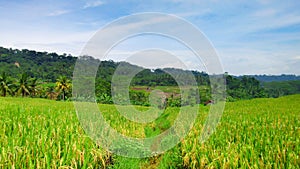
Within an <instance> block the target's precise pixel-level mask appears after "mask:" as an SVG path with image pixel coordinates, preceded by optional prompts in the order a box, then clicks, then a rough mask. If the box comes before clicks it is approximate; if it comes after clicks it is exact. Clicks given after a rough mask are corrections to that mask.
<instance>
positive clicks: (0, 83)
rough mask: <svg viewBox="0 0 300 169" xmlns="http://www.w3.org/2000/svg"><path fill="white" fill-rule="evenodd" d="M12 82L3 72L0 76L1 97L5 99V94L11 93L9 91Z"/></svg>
mask: <svg viewBox="0 0 300 169" xmlns="http://www.w3.org/2000/svg"><path fill="white" fill-rule="evenodd" d="M11 86H12V81H11V80H10V78H9V77H8V76H7V74H6V73H5V72H3V73H2V75H1V76H0V91H1V92H2V96H3V97H5V96H6V95H7V93H12V90H11Z"/></svg>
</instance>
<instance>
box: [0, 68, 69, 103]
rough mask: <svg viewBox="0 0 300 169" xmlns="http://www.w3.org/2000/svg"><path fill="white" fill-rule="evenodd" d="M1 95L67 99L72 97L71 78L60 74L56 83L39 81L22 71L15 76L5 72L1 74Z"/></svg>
mask: <svg viewBox="0 0 300 169" xmlns="http://www.w3.org/2000/svg"><path fill="white" fill-rule="evenodd" d="M0 93H1V96H3V97H6V96H22V97H38V98H49V99H55V100H57V99H58V100H66V99H67V98H70V97H71V80H69V79H68V78H67V77H66V76H59V77H58V78H57V79H56V83H55V84H54V85H49V84H48V83H45V82H42V81H39V80H38V79H37V78H32V77H30V76H29V75H28V74H27V73H22V74H20V75H19V76H18V78H13V77H11V76H9V75H8V74H7V73H5V72H3V73H2V74H1V75H0Z"/></svg>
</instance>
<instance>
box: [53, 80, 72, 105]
mask: <svg viewBox="0 0 300 169" xmlns="http://www.w3.org/2000/svg"><path fill="white" fill-rule="evenodd" d="M70 89H71V81H70V80H69V79H67V77H66V76H60V77H59V78H58V79H56V90H58V91H59V92H62V98H63V100H65V99H66V93H67V91H68V90H70Z"/></svg>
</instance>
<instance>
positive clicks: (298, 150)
mask: <svg viewBox="0 0 300 169" xmlns="http://www.w3.org/2000/svg"><path fill="white" fill-rule="evenodd" d="M0 103H1V104H0V168H106V167H110V168H300V157H299V156H300V104H299V103H300V95H293V96H287V97H282V98H278V99H270V98H268V99H254V100H247V101H238V102H232V103H227V104H226V109H225V111H224V114H223V116H222V119H221V121H220V123H219V125H218V127H217V129H216V131H215V132H214V133H213V134H212V135H211V137H210V138H209V139H208V140H207V141H206V142H205V143H199V140H198V139H199V138H198V137H199V136H200V134H201V131H202V125H203V122H204V121H205V118H206V115H207V112H208V109H209V107H207V106H201V107H200V109H201V110H200V112H199V116H198V118H197V119H196V123H195V125H194V128H193V129H192V130H191V131H190V133H189V134H188V136H187V137H186V138H185V139H184V140H182V141H181V143H180V144H178V145H177V146H176V147H174V148H173V149H171V150H169V151H168V152H166V153H165V154H162V155H158V156H156V157H151V158H147V159H129V158H123V157H118V156H116V155H113V154H111V153H108V152H106V151H105V150H103V149H102V148H101V147H99V146H97V145H96V144H95V143H94V142H93V141H92V140H91V139H90V138H89V137H88V136H86V135H85V133H84V131H83V130H82V128H81V127H80V124H79V122H78V119H77V117H76V113H75V109H74V108H73V104H72V103H71V102H57V101H50V100H44V99H30V98H0ZM137 108H138V109H141V110H147V108H145V107H137ZM101 110H102V112H103V114H104V116H105V118H106V119H107V120H108V121H109V122H110V124H111V126H112V127H114V128H116V129H117V131H119V132H121V133H123V134H126V135H128V136H132V137H141V138H143V137H149V136H153V135H157V134H159V133H160V132H161V131H163V130H165V129H166V128H168V127H170V126H171V125H172V123H173V121H174V119H175V118H176V115H177V112H178V108H168V109H167V111H166V112H165V113H163V114H162V116H161V117H160V118H159V119H157V120H156V121H154V122H152V123H149V124H139V123H134V122H130V121H128V120H127V119H126V118H124V117H122V116H121V115H120V114H119V113H118V112H117V110H116V109H115V108H114V106H113V105H101Z"/></svg>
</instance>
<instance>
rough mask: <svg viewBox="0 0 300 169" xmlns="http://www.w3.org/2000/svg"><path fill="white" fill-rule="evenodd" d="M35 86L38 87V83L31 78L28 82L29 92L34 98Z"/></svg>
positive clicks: (35, 79)
mask: <svg viewBox="0 0 300 169" xmlns="http://www.w3.org/2000/svg"><path fill="white" fill-rule="evenodd" d="M37 85H38V82H37V78H32V79H30V81H29V87H30V92H31V95H32V96H33V97H34V96H35V95H36V93H37V91H38V90H37Z"/></svg>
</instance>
